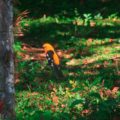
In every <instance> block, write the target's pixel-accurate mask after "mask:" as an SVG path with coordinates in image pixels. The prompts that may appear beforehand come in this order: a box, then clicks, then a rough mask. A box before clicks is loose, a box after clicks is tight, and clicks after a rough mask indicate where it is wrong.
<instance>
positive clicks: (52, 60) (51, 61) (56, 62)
mask: <svg viewBox="0 0 120 120" xmlns="http://www.w3.org/2000/svg"><path fill="white" fill-rule="evenodd" d="M43 49H44V51H45V54H46V58H47V60H48V65H50V66H51V67H52V68H53V71H54V73H55V76H56V78H57V79H61V78H63V73H62V71H61V69H60V59H59V57H58V55H57V53H56V52H55V49H54V47H53V46H52V45H51V44H49V43H45V44H43Z"/></svg>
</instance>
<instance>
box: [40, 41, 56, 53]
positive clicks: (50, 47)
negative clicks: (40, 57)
mask: <svg viewBox="0 0 120 120" xmlns="http://www.w3.org/2000/svg"><path fill="white" fill-rule="evenodd" d="M42 47H43V49H44V50H45V52H47V51H49V50H52V51H54V47H53V46H52V45H51V44H49V43H45V44H43V46H42Z"/></svg>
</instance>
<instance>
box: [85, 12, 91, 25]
mask: <svg viewBox="0 0 120 120" xmlns="http://www.w3.org/2000/svg"><path fill="white" fill-rule="evenodd" d="M83 16H84V25H85V26H88V25H90V21H91V20H92V15H91V14H90V13H88V14H83Z"/></svg>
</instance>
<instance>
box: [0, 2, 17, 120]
mask: <svg viewBox="0 0 120 120" xmlns="http://www.w3.org/2000/svg"><path fill="white" fill-rule="evenodd" d="M12 7H13V6H12V0H0V119H3V120H14V119H15V110H14V107H15V98H14V94H15V89H14V59H13V48H12V45H13V41H14V39H13V10H12Z"/></svg>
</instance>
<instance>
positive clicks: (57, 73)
mask: <svg viewBox="0 0 120 120" xmlns="http://www.w3.org/2000/svg"><path fill="white" fill-rule="evenodd" d="M54 74H55V77H56V78H57V79H64V75H63V72H62V70H61V69H60V66H58V65H54Z"/></svg>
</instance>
